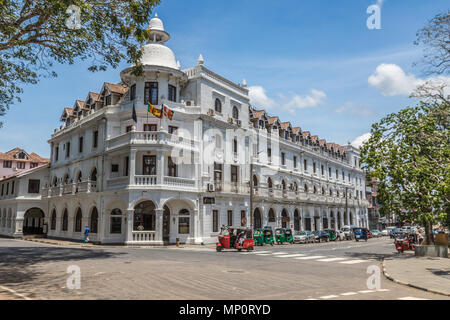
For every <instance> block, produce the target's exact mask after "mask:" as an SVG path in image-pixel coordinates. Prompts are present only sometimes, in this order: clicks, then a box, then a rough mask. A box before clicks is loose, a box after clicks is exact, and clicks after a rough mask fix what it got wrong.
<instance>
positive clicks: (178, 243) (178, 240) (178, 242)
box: [177, 238, 180, 247]
mask: <svg viewBox="0 0 450 320" xmlns="http://www.w3.org/2000/svg"><path fill="white" fill-rule="evenodd" d="M177 247H180V238H177Z"/></svg>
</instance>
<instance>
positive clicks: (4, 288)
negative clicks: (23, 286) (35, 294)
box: [0, 286, 32, 300]
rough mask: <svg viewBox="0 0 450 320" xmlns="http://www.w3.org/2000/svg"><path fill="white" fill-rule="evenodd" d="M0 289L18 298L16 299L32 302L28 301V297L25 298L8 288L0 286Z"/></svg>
mask: <svg viewBox="0 0 450 320" xmlns="http://www.w3.org/2000/svg"><path fill="white" fill-rule="evenodd" d="M0 289H2V290H5V291H8V292H11V293H12V294H13V295H15V296H18V297H20V298H22V299H24V300H32V299H30V298H28V297H25V296H24V295H23V294H21V293H18V292H17V291H15V290H13V289H10V288H8V287H4V286H0Z"/></svg>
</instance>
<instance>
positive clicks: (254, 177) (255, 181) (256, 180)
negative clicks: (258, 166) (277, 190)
mask: <svg viewBox="0 0 450 320" xmlns="http://www.w3.org/2000/svg"><path fill="white" fill-rule="evenodd" d="M253 187H254V188H258V177H256V176H253Z"/></svg>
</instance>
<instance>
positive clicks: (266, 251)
mask: <svg viewBox="0 0 450 320" xmlns="http://www.w3.org/2000/svg"><path fill="white" fill-rule="evenodd" d="M269 252H270V251H255V253H269Z"/></svg>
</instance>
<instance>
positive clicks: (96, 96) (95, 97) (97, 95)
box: [89, 91, 100, 102]
mask: <svg viewBox="0 0 450 320" xmlns="http://www.w3.org/2000/svg"><path fill="white" fill-rule="evenodd" d="M89 95H91V96H92V98H94V101H95V102H97V101H100V100H99V99H98V97H99V96H100V95H99V94H98V93H96V92H92V91H91V92H89Z"/></svg>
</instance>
